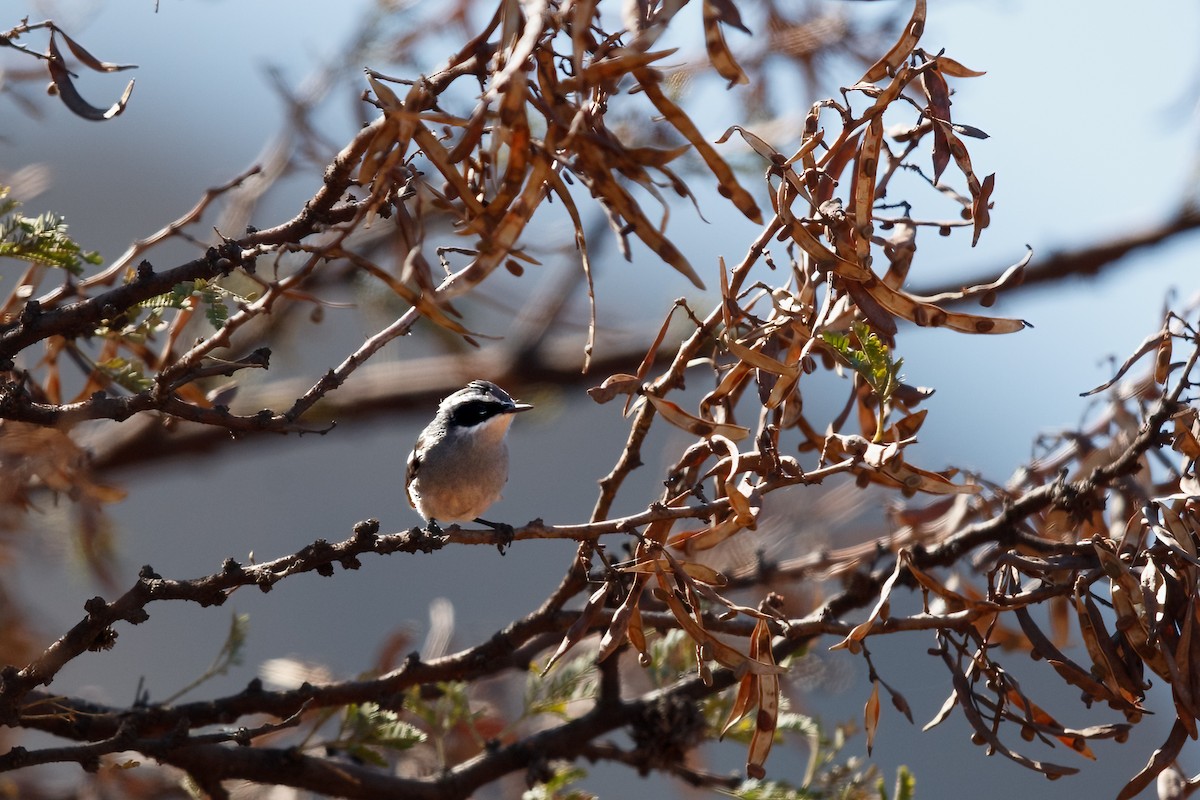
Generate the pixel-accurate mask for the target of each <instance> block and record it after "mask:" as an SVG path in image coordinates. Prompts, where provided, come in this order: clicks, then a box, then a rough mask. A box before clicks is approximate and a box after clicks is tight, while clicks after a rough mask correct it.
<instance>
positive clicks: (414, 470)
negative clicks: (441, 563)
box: [404, 380, 533, 552]
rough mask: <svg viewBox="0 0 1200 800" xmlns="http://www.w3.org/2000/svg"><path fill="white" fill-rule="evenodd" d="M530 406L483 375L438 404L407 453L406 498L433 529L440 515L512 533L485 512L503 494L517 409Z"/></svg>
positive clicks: (450, 519)
mask: <svg viewBox="0 0 1200 800" xmlns="http://www.w3.org/2000/svg"><path fill="white" fill-rule="evenodd" d="M531 408H533V406H532V405H530V404H528V403H519V402H517V401H515V400H513V399H512V397H510V396H509V394H508V392H506V391H504V390H503V389H501V388H500V387H499V386H497V385H496V384H494V383H492V382H491V381H483V380H474V381H471V382H470V383H468V384H467V385H466V386H465V387H463V388H462V389H459V390H458V391H457V392H455V393H454V394H452V395H450V396H448V397H446V398H445V399H444V400H442V402H441V403H439V404H438V408H437V413H436V414H434V417H433V420H432V421H431V422H430V423H429V424H428V425H426V426H425V429H424V430H423V431H421V434H420V436H418V437H417V443H416V445H415V446H414V447H413V450H412V452H411V453H410V454H409V456H408V469H407V470H406V472H405V477H404V490H405V494H407V496H408V503H409V505H410V506H412V507H413V508H415V509H416V510H417V513H419V514H420V515H421V516H422V517H424V518H425V520H426V522H427V523H428V526H429V529H430V530H432V531H437V530H439V527H438V522H439V521H440V522H450V523H458V522H476V523H479V524H481V525H486V526H488V527H490V528H492V529H493V530H496V531H501V532H503V531H508V532H510V533H511V531H512V527H511V526H509V525H505V524H502V523H495V522H488V521H487V520H485V519H483V518H482V517H481V515H482V514H483V513H484V512H485V511H487V509H488V508H489V507H491V505H492V504H493V503H495V502H496V501H497V500H499V499H500V493H501V491H502V490H503V489H504V484H505V483H506V482H507V481H508V443H507V442H506V441H505V438H506V435H507V434H508V428H509V425H511V424H512V420H513V415H514V414H518V413H520V412H522V411H528V410H529V409H531ZM501 552H503V550H501Z"/></svg>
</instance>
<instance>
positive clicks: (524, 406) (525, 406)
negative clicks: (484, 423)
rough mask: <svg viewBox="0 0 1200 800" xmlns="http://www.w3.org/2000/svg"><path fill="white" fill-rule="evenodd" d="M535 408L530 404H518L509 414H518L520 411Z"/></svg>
mask: <svg viewBox="0 0 1200 800" xmlns="http://www.w3.org/2000/svg"><path fill="white" fill-rule="evenodd" d="M531 408H533V406H531V405H530V404H529V403H516V404H514V405H513V407H512V408H510V409H509V410H508V413H509V414H516V413H517V412H519V411H528V410H529V409H531Z"/></svg>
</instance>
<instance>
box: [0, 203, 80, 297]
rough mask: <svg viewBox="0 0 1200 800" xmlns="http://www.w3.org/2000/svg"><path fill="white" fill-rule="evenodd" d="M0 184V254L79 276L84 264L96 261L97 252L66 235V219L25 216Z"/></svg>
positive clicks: (52, 215) (45, 215)
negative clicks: (18, 211)
mask: <svg viewBox="0 0 1200 800" xmlns="http://www.w3.org/2000/svg"><path fill="white" fill-rule="evenodd" d="M8 192H9V187H7V186H0V257H6V258H15V259H17V260H20V261H25V262H27V263H30V264H41V265H43V266H48V267H56V268H58V269H65V270H67V271H68V272H70V273H71V274H72V275H82V274H83V265H84V264H85V263H87V264H99V263H101V261H102V259H101V258H100V255H99V254H98V253H95V252H93V251H86V250H84V249H83V248H81V247H80V246H79V245H78V244H76V243H75V241H74V240H72V239H71V237H69V236H67V222H66V220H65V219H63V218H62V217H60V216H58V215H57V214H51V213H46V214H40V215H38V216H36V217H26V216H24V215H22V214H18V213H16V210H17V209H18V208H19V207H20V205H21V204H20V203H18V202H17V201H15V200H11V199H8Z"/></svg>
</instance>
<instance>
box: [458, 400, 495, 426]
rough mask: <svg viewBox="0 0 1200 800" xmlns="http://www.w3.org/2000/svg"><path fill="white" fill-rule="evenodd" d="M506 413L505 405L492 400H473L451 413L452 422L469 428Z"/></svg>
mask: <svg viewBox="0 0 1200 800" xmlns="http://www.w3.org/2000/svg"><path fill="white" fill-rule="evenodd" d="M503 411H504V404H503V403H497V402H495V401H492V400H471V401H469V402H466V403H463V404H462V405H460V406H458V407H457V408H455V409H454V411H452V412H451V413H450V422H451V424H453V425H459V426H461V427H464V428H469V427H471V426H472V425H478V424H479V423H481V422H483V421H484V420H486V419H491V418H492V417H494V416H496V415H497V414H499V413H501V412H503Z"/></svg>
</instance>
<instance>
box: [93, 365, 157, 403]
mask: <svg viewBox="0 0 1200 800" xmlns="http://www.w3.org/2000/svg"><path fill="white" fill-rule="evenodd" d="M96 369H98V370H100V371H101V372H102V373H104V374H105V375H106V376H108V378H109V380H111V381H112V382H113V383H115V384H117V385H118V386H120V387H121V388H123V389H128V390H129V391H131V392H133V393H134V394H136V393H138V392H144V391H146V390H147V389H149V388H150V387H151V386H153V385H154V381H153V380H151V379H150V378H147V377H146V376H145V374H143V373H142V368H141V366H140V365H138V364H134V363H132V362H130V361H128V360H126V359H124V358H121V357H119V356H118V357H115V358H110V359H108V360H107V361H101V362H100V363H99V364H97V365H96Z"/></svg>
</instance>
